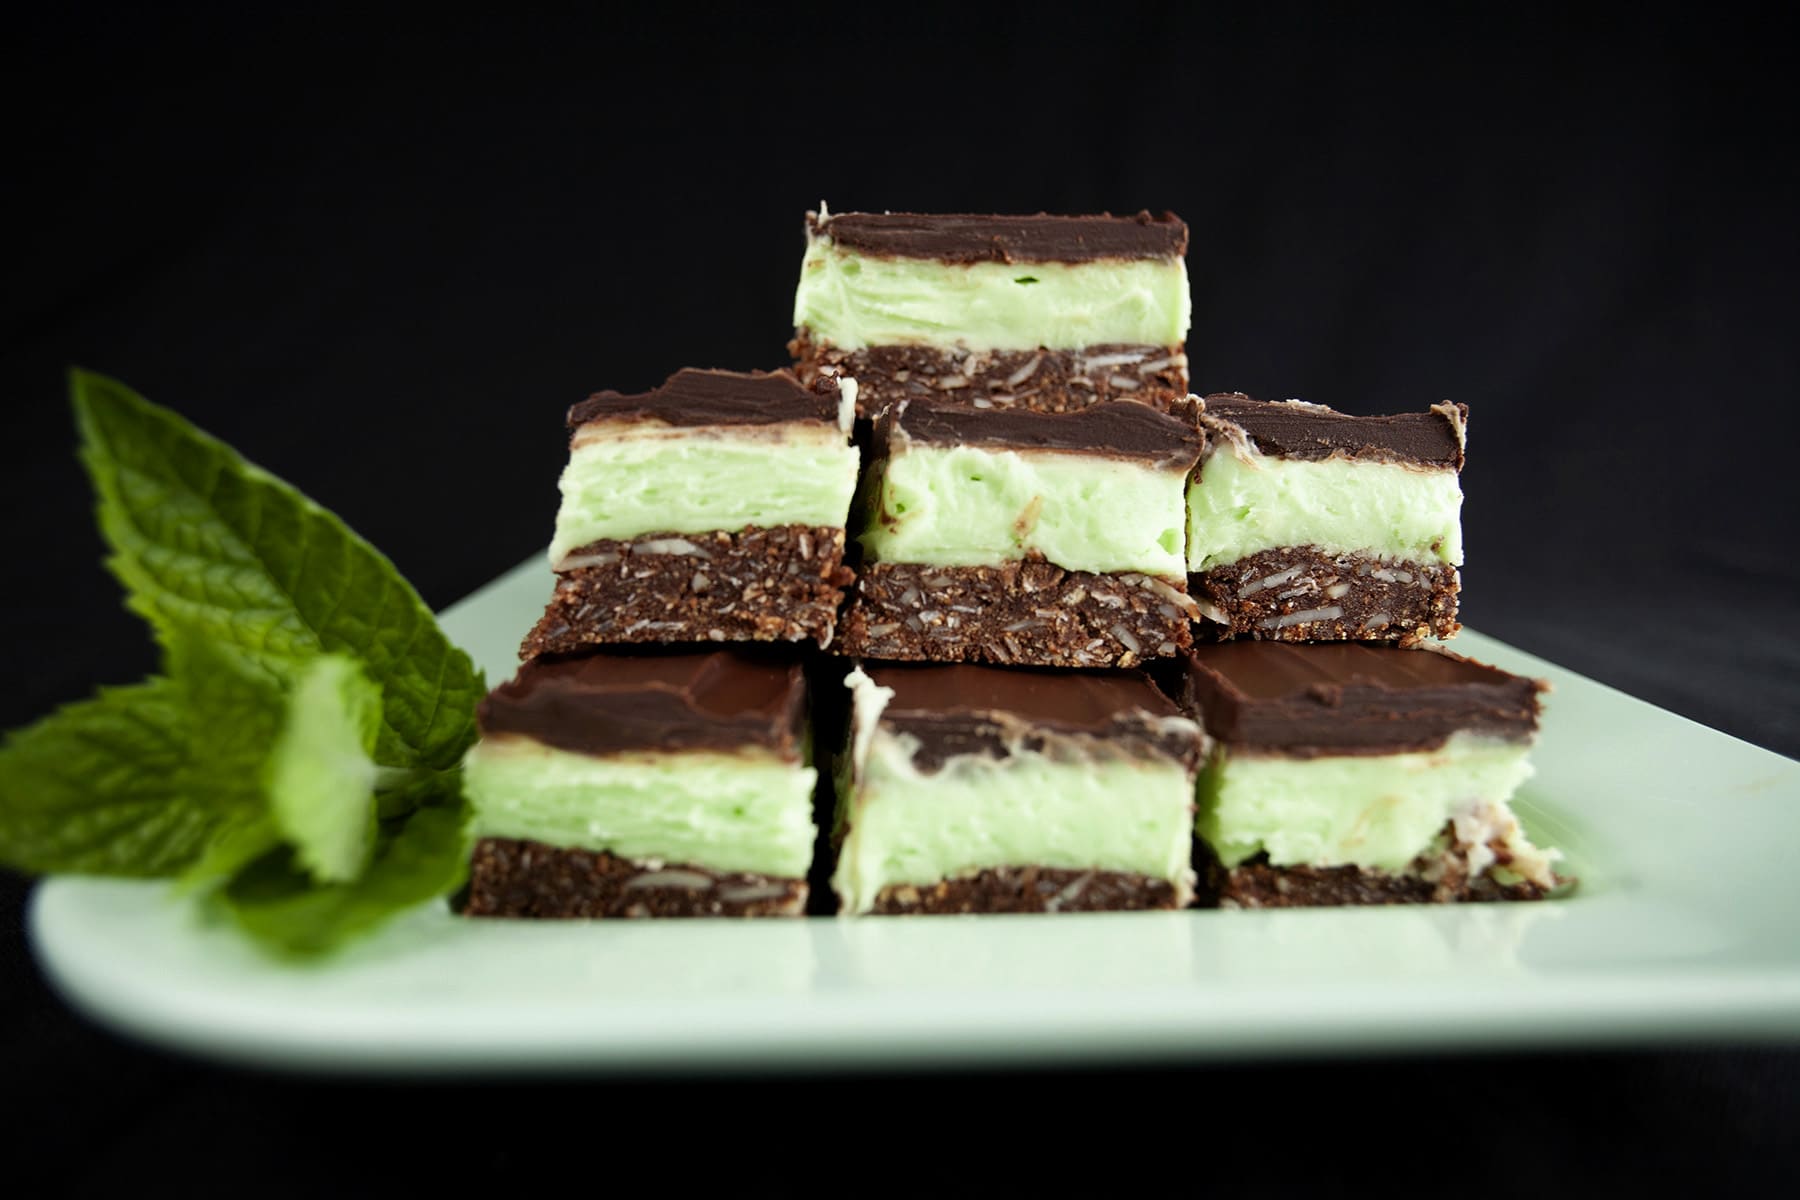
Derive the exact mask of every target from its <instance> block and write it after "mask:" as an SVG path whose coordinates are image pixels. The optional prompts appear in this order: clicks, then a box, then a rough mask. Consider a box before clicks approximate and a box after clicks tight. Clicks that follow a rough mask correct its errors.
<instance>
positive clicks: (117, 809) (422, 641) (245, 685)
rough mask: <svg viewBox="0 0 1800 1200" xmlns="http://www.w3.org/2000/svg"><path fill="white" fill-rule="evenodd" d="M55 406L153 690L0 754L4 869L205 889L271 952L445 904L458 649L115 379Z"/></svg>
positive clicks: (347, 543) (94, 703) (294, 510)
mask: <svg viewBox="0 0 1800 1200" xmlns="http://www.w3.org/2000/svg"><path fill="white" fill-rule="evenodd" d="M71 390H72V395H73V401H74V406H75V412H76V420H77V424H78V426H79V428H80V431H81V437H82V447H81V457H82V461H83V463H84V464H85V465H86V467H87V470H88V473H89V475H90V476H91V477H92V479H93V482H94V487H95V491H96V492H97V494H98V497H99V504H98V515H99V521H100V528H101V532H102V534H103V535H104V537H105V539H106V541H107V543H108V546H109V548H110V550H111V554H110V557H109V558H108V565H109V566H110V567H111V568H112V570H113V572H114V573H115V574H116V575H117V576H118V577H119V579H120V580H121V581H122V582H123V583H124V584H125V587H126V592H127V597H128V603H129V605H130V607H131V608H132V609H133V610H134V611H136V612H138V613H139V614H141V615H142V616H144V617H145V619H146V620H148V622H149V623H150V625H151V628H152V630H153V631H154V633H155V635H156V637H157V640H158V641H159V643H160V644H161V645H162V648H163V674H161V675H159V676H157V677H154V678H151V679H149V680H146V681H145V682H143V683H140V684H136V685H133V686H129V687H117V688H107V689H102V690H101V691H100V692H99V694H98V695H97V696H95V697H94V698H93V699H91V700H86V701H82V702H80V703H77V704H71V705H68V706H66V707H64V708H63V709H60V710H59V711H57V712H55V713H53V714H51V715H50V716H48V717H46V718H44V719H43V720H41V721H39V722H38V723H36V724H35V725H32V726H29V727H27V728H26V729H23V730H20V731H18V732H15V733H13V734H10V735H7V737H6V738H5V740H4V742H3V743H0V864H5V865H9V866H13V867H18V868H22V869H24V870H28V871H36V872H46V871H79V872H88V873H97V874H109V875H127V876H149V877H178V878H180V879H182V880H184V881H185V882H186V883H187V884H189V885H190V886H193V885H211V884H217V885H218V892H217V895H218V898H219V900H220V902H221V903H222V904H223V906H224V907H225V909H226V911H228V912H230V913H231V914H232V915H233V916H235V917H236V918H237V920H238V922H239V923H240V924H241V925H242V926H243V928H244V929H246V930H247V931H248V932H250V933H251V934H252V936H254V937H255V938H257V939H258V940H259V941H260V942H261V943H262V944H263V945H265V946H267V947H269V948H270V949H272V950H275V951H277V952H280V953H284V954H315V953H321V952H324V951H327V950H330V949H333V948H335V947H336V946H337V945H339V944H341V942H342V941H343V940H344V939H346V938H348V937H350V936H352V935H353V934H355V933H358V932H360V931H362V930H364V929H367V928H369V927H371V926H373V925H375V924H377V923H379V922H380V921H382V920H384V919H385V918H386V917H387V916H389V915H390V914H392V913H393V912H395V911H397V910H398V909H400V908H403V907H406V906H408V905H411V904H414V903H417V902H419V901H422V900H426V899H429V898H430V897H432V896H436V895H442V894H443V893H445V892H447V891H449V890H450V889H452V888H454V887H455V886H456V885H457V883H458V882H459V880H460V878H461V873H462V871H463V868H464V861H465V846H464V824H465V805H464V802H463V799H462V795H461V791H460V770H459V765H460V763H461V760H462V755H463V752H464V751H465V750H467V748H468V747H469V745H470V743H471V742H473V740H474V737H475V720H474V718H475V703H476V701H477V700H478V699H479V698H480V696H481V695H482V692H483V690H484V687H483V682H482V679H481V676H480V674H479V673H478V672H477V671H476V670H475V668H474V666H473V664H472V663H471V662H470V660H469V658H468V656H467V655H466V654H465V653H463V652H462V651H461V650H460V649H458V648H457V647H455V646H454V645H452V644H451V643H450V641H449V640H448V639H447V638H446V637H445V636H444V634H443V632H442V630H440V629H439V628H438V625H437V622H436V620H435V619H434V618H433V616H432V614H431V611H430V610H429V609H428V608H427V607H426V606H425V603H424V601H423V600H422V599H420V597H419V595H418V593H417V592H416V591H414V590H413V588H412V587H411V585H409V584H408V583H407V582H406V580H405V579H403V578H402V577H401V576H400V574H399V572H398V571H396V570H395V568H394V566H393V564H392V563H391V562H389V561H388V560H387V558H385V557H384V556H383V555H381V554H380V552H378V551H377V550H375V549H374V547H372V546H370V545H369V544H368V543H367V542H365V541H363V540H362V539H361V538H359V537H357V536H356V535H355V534H354V533H352V532H351V531H350V530H349V529H348V528H347V527H346V526H345V525H344V524H343V522H342V521H340V520H339V519H338V518H337V517H335V516H333V515H332V514H331V513H329V512H327V511H326V510H325V509H323V508H322V507H320V506H319V505H318V504H316V503H314V502H313V501H311V500H309V499H307V498H306V497H305V496H303V495H301V494H300V493H299V492H298V491H296V490H295V489H294V488H292V487H290V486H289V485H288V484H286V483H283V482H282V481H281V480H279V479H276V478H275V477H274V476H272V475H270V474H269V473H268V472H266V471H264V470H262V469H261V468H259V467H256V466H254V465H252V464H250V463H248V462H246V461H245V460H244V459H243V458H242V457H240V456H239V455H238V454H237V453H236V452H235V451H233V450H232V449H231V448H230V447H229V446H226V445H225V444H224V443H222V442H220V441H218V440H217V439H215V438H213V437H210V436H209V435H207V434H205V433H203V432H201V431H200V430H198V429H196V428H195V427H194V426H193V425H191V424H189V423H188V422H186V421H184V420H183V419H181V418H180V417H178V416H176V415H175V414H174V413H172V412H169V411H168V410H166V409H162V408H159V407H157V406H156V405H153V404H151V403H150V402H149V401H147V400H145V399H143V398H142V397H141V396H139V395H137V393H135V392H133V391H132V390H131V389H130V388H127V387H125V386H124V385H123V384H120V383H118V382H116V381H114V380H111V379H107V378H105V377H104V376H100V375H95V374H91V373H89V372H84V371H76V372H74V374H73V377H72V381H71Z"/></svg>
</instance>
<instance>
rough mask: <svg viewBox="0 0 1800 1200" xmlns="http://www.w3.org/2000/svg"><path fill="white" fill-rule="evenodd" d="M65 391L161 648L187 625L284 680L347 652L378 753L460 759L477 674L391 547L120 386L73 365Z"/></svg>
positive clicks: (107, 520)
mask: <svg viewBox="0 0 1800 1200" xmlns="http://www.w3.org/2000/svg"><path fill="white" fill-rule="evenodd" d="M71 391H72V394H73V398H74V403H75V410H76V416H77V420H78V422H79V424H80V428H81V435H82V451H81V454H82V461H83V462H84V463H85V464H86V466H87V469H88V473H89V474H90V475H91V476H92V478H93V481H94V487H95V490H96V491H97V492H98V493H99V497H100V503H99V518H100V528H101V532H102V533H103V534H104V536H105V537H106V540H107V542H108V544H109V545H110V546H111V549H112V554H111V556H110V558H109V559H108V565H109V566H111V568H112V570H113V572H114V573H115V574H116V575H117V576H118V577H119V579H120V580H121V581H122V582H123V583H124V584H125V586H126V589H127V591H128V592H129V594H130V604H131V607H132V608H133V609H134V610H135V611H137V612H138V613H140V614H142V615H143V616H144V617H145V618H146V619H147V620H148V621H149V622H150V623H151V625H152V627H153V628H154V629H155V630H156V631H157V633H158V635H159V637H161V638H162V640H163V641H164V644H165V645H167V644H168V643H169V641H170V639H171V638H172V637H173V636H174V633H175V631H176V630H179V629H184V628H185V629H191V630H193V631H195V632H197V633H199V634H201V635H203V636H205V637H210V638H213V639H216V640H218V641H220V642H223V643H226V644H228V645H231V646H233V647H234V648H236V650H237V651H239V652H240V653H242V654H243V655H244V656H245V657H246V658H247V659H248V660H250V661H251V662H252V663H254V664H255V665H256V666H257V667H259V668H261V669H262V670H264V671H266V672H267V673H269V674H270V675H271V676H273V677H274V678H276V679H278V680H282V681H284V682H285V681H289V680H291V679H293V678H294V676H295V673H296V671H297V670H298V668H299V667H300V666H302V665H303V664H305V663H306V662H308V661H309V660H311V659H313V658H316V657H317V656H318V655H320V654H335V653H344V654H349V655H352V656H354V657H355V658H357V659H358V660H360V661H361V662H362V663H363V664H364V667H365V668H366V670H367V671H368V674H369V677H370V679H371V680H373V682H374V683H375V684H376V686H378V687H379V688H380V689H381V696H382V717H381V729H380V731H379V735H378V737H377V738H376V743H375V748H374V757H375V760H376V761H377V762H378V763H381V764H383V765H387V766H397V767H423V768H427V769H432V770H449V769H451V768H453V767H454V766H455V765H456V764H457V763H458V762H459V761H460V760H461V758H462V754H463V751H464V750H466V749H467V748H468V746H469V744H470V743H471V742H472V741H473V740H474V737H475V704H476V701H477V700H479V699H480V697H481V694H482V692H483V690H484V689H483V685H482V681H481V678H480V675H479V674H478V673H477V672H476V671H475V669H474V666H473V664H471V663H470V661H469V657H468V655H466V654H464V653H463V652H462V651H461V650H459V649H457V648H456V647H455V646H454V645H452V644H451V643H450V641H449V640H448V639H447V638H445V636H444V634H443V632H442V631H441V630H440V629H439V628H438V625H437V621H436V620H435V619H434V618H433V616H432V614H431V611H430V609H428V608H427V607H426V606H425V603H424V601H423V600H421V599H420V598H419V594H418V593H417V592H416V591H414V590H413V588H412V586H411V585H410V584H408V583H407V582H406V580H405V579H404V578H402V577H401V575H400V573H399V572H398V571H396V570H395V569H394V565H393V564H392V563H391V562H389V561H388V559H387V558H386V557H384V556H383V555H382V554H381V553H380V552H379V551H377V550H376V549H375V548H374V547H373V546H371V545H369V543H367V542H365V541H364V540H362V539H361V538H360V537H358V536H356V534H354V533H352V532H351V531H350V530H349V528H348V527H346V526H345V525H344V523H343V522H342V521H340V520H339V519H338V518H337V517H336V516H334V515H332V514H331V513H330V512H328V511H327V510H326V509H324V508H322V507H321V506H319V505H318V504H316V503H314V502H313V501H311V500H309V499H307V498H306V497H305V496H303V495H301V494H300V493H299V492H298V491H296V490H295V489H294V488H292V487H290V486H289V485H288V484H286V483H283V482H282V481H281V480H279V479H277V478H275V477H274V476H273V475H270V474H269V473H268V472H266V471H264V470H262V469H261V468H259V467H256V466H254V465H252V464H251V463H248V462H246V461H245V460H244V459H243V458H242V457H241V456H239V455H238V454H237V452H236V451H234V450H232V449H231V447H229V446H227V445H225V444H224V443H223V442H220V441H219V440H217V439H216V438H213V437H211V436H210V435H208V434H206V433H203V432H201V431H200V430H199V429H196V428H195V427H194V426H193V425H191V424H189V423H188V422H187V421H184V420H183V419H182V418H180V417H178V416H176V415H175V414H174V413H172V412H169V411H168V410H166V409H163V408H159V407H158V406H156V405H154V404H151V403H150V402H149V401H147V400H145V399H144V398H143V397H141V396H139V395H138V394H137V393H136V392H134V391H132V390H131V389H130V388H128V387H126V386H125V385H123V384H121V383H118V382H116V381H114V380H111V379H108V378H106V377H105V376H102V375H96V374H93V373H90V372H86V371H76V372H74V373H73V375H72V378H71Z"/></svg>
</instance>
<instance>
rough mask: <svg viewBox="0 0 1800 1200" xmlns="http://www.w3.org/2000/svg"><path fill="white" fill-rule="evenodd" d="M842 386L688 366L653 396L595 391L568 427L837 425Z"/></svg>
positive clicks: (784, 374)
mask: <svg viewBox="0 0 1800 1200" xmlns="http://www.w3.org/2000/svg"><path fill="white" fill-rule="evenodd" d="M837 414H838V390H837V382H836V381H835V380H833V379H825V378H821V379H820V380H819V382H818V383H817V384H816V385H814V386H813V387H812V388H807V387H805V386H804V385H802V384H801V382H800V381H799V380H798V379H796V378H794V374H793V372H792V371H788V370H785V369H784V370H780V371H703V370H700V369H698V368H695V367H683V368H682V369H681V370H679V371H677V372H675V373H674V374H673V375H671V376H669V378H668V380H667V381H666V382H664V383H663V385H662V386H661V387H659V388H655V389H653V390H651V391H648V392H635V393H632V394H629V395H627V394H625V393H623V392H596V393H594V394H593V395H592V396H589V397H588V398H587V399H586V400H583V401H582V402H581V403H580V404H577V405H576V406H575V407H573V408H571V409H570V410H569V428H570V429H574V428H575V427H577V426H579V425H585V424H586V423H587V422H589V421H599V420H607V419H613V420H619V419H625V420H630V419H643V418H651V419H654V420H657V421H661V422H663V423H665V424H668V425H779V424H781V423H783V422H786V421H826V422H829V423H832V424H836V422H837Z"/></svg>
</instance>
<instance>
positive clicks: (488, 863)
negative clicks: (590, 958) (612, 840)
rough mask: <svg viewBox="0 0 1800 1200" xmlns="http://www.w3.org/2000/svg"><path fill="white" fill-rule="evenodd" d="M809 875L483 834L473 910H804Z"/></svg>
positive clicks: (510, 913) (520, 913)
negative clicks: (638, 858)
mask: <svg viewBox="0 0 1800 1200" xmlns="http://www.w3.org/2000/svg"><path fill="white" fill-rule="evenodd" d="M806 896H807V884H806V880H804V879H785V878H779V877H776V876H770V875H756V874H751V873H747V872H741V871H727V872H718V871H711V870H708V869H707V868H705V867H699V866H694V865H692V864H688V863H661V864H654V865H653V864H648V863H635V862H632V861H630V860H629V859H623V858H619V857H617V856H615V855H612V854H608V853H606V852H605V851H603V850H602V851H594V850H571V849H564V848H561V847H557V846H548V845H545V844H544V843H542V842H533V841H522V840H519V839H516V838H482V839H481V840H479V841H478V842H476V843H475V852H474V855H473V857H472V858H471V860H470V863H469V888H468V899H467V902H466V903H465V905H464V906H463V910H462V911H463V914H464V915H465V916H471V917H532V918H540V919H542V918H552V919H554V918H595V917H797V916H800V915H802V914H803V913H804V912H805V910H806Z"/></svg>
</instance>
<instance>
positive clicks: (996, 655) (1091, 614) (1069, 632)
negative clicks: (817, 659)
mask: <svg viewBox="0 0 1800 1200" xmlns="http://www.w3.org/2000/svg"><path fill="white" fill-rule="evenodd" d="M1192 612H1193V605H1192V601H1190V600H1189V598H1188V597H1187V596H1186V595H1185V594H1184V593H1182V592H1180V591H1178V590H1176V589H1175V588H1174V587H1171V586H1170V585H1169V584H1168V583H1165V582H1164V581H1162V580H1160V579H1156V578H1153V577H1151V576H1148V575H1140V574H1136V573H1126V574H1120V575H1103V574H1096V573H1093V572H1088V571H1065V570H1064V569H1063V568H1061V567H1058V566H1056V565H1054V564H1052V563H1048V562H1044V561H1043V560H1041V559H1028V560H1024V561H1016V562H1009V563H1005V564H1003V565H1001V566H997V567H944V566H933V565H929V564H921V563H901V562H876V563H868V564H865V565H864V566H863V567H862V569H861V570H860V571H859V572H858V574H857V579H856V589H855V592H854V595H853V598H852V600H851V603H850V606H849V608H848V610H847V611H846V613H845V615H844V624H843V630H842V632H841V635H840V637H839V644H838V652H839V653H842V654H846V655H849V656H851V657H855V658H875V659H892V660H901V661H922V660H923V661H932V662H987V663H996V664H999V665H1002V666H1008V665H1010V666H1039V667H1130V666H1135V665H1137V664H1139V663H1141V662H1145V661H1147V660H1149V659H1153V658H1167V657H1170V656H1173V655H1175V654H1178V653H1180V652H1181V651H1183V650H1185V649H1186V648H1188V647H1189V646H1190V645H1191V644H1192V635H1191V633H1190V631H1189V617H1190V615H1191V614H1192Z"/></svg>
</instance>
